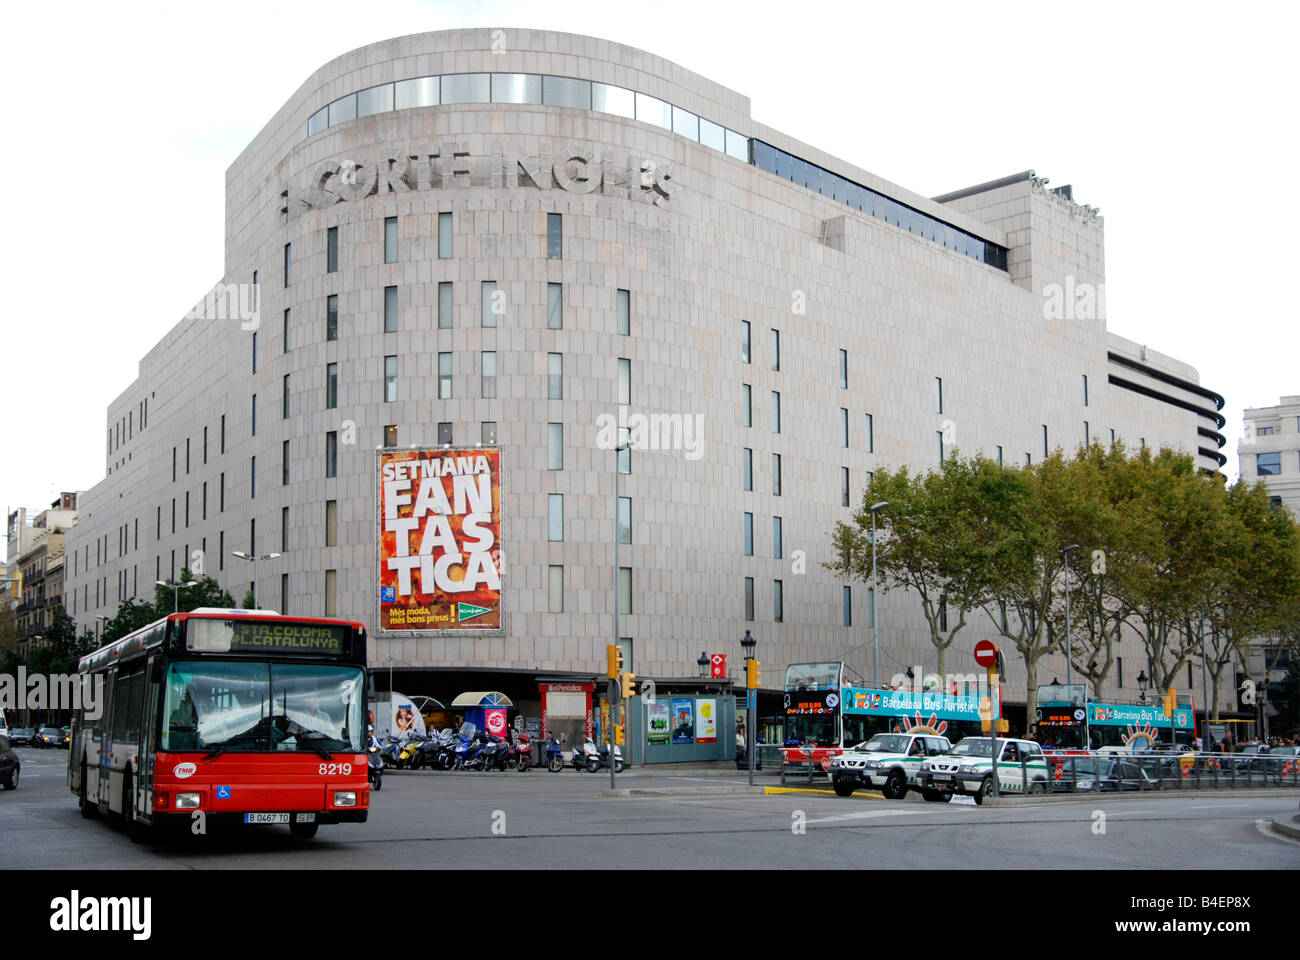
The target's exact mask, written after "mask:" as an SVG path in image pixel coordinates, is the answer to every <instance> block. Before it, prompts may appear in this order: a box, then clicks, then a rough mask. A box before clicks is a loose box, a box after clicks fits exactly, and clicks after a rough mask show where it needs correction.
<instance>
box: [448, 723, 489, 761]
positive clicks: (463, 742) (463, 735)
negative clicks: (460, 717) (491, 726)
mask: <svg viewBox="0 0 1300 960" xmlns="http://www.w3.org/2000/svg"><path fill="white" fill-rule="evenodd" d="M458 736H459V739H460V742H459V743H458V744H457V745H456V747H455V753H456V759H455V762H454V764H453V768H454V769H456V770H481V769H483V760H484V756H483V750H484V747H485V746H486V743H485V739H484V735H483V733H482V732H480V731H479V730H478V728H477V727H475V726H474V724H472V723H464V724H462V725H461V728H460V733H459V735H458Z"/></svg>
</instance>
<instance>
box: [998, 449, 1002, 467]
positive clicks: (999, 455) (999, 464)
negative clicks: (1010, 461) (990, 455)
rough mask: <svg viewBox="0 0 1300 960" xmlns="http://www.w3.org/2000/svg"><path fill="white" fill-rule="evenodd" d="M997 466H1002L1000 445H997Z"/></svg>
mask: <svg viewBox="0 0 1300 960" xmlns="http://www.w3.org/2000/svg"><path fill="white" fill-rule="evenodd" d="M998 466H999V467H1000V466H1002V447H1000V446H999V447H998Z"/></svg>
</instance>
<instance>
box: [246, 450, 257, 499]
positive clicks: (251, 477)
mask: <svg viewBox="0 0 1300 960" xmlns="http://www.w3.org/2000/svg"><path fill="white" fill-rule="evenodd" d="M248 496H249V499H250V500H251V499H252V498H254V497H256V496H257V457H249V458H248Z"/></svg>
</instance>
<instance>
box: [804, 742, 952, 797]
mask: <svg viewBox="0 0 1300 960" xmlns="http://www.w3.org/2000/svg"><path fill="white" fill-rule="evenodd" d="M951 749H952V744H951V743H949V741H948V738H947V737H939V736H933V735H930V734H924V735H922V734H915V733H878V734H876V735H875V736H874V737H872V738H871V739H870V740H866V741H864V742H863V743H859V744H858V745H857V746H856V747H852V748H851V749H849V750H845V751H844V752H843V753H842V754H840V755H839V756H838V757H836V758H835V759H834V760H832V761H831V768H830V776H831V784H832V785H833V786H834V787H835V792H836V793H837V794H839V795H840V796H841V797H847V796H849V795H850V794H851V793H853V791H854V790H855V789H856V788H857V787H859V786H862V787H867V788H873V787H874V788H875V789H878V790H880V791H881V792H882V793H884V795H885V797H887V798H888V799H890V800H902V799H903V798H904V797H906V796H907V791H908V790H909V789H912V790H915V789H917V786H916V771H917V770H918V769H919V768H920V766H921V761H922V760H924V759H925V758H926V757H937V756H941V755H942V754H945V753H947V752H948V751H949V750H951Z"/></svg>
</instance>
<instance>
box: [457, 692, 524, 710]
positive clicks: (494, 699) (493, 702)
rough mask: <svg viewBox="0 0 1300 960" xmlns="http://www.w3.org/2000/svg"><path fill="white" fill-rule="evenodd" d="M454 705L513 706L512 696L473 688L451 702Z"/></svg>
mask: <svg viewBox="0 0 1300 960" xmlns="http://www.w3.org/2000/svg"><path fill="white" fill-rule="evenodd" d="M451 705H452V706H453V707H513V706H514V704H513V703H511V701H510V698H509V697H507V696H506V695H505V694H504V693H498V692H497V691H495V690H473V691H470V692H469V693H462V694H461V695H460V696H458V697H457V698H456V699H455V700H453V701H452V702H451Z"/></svg>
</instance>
